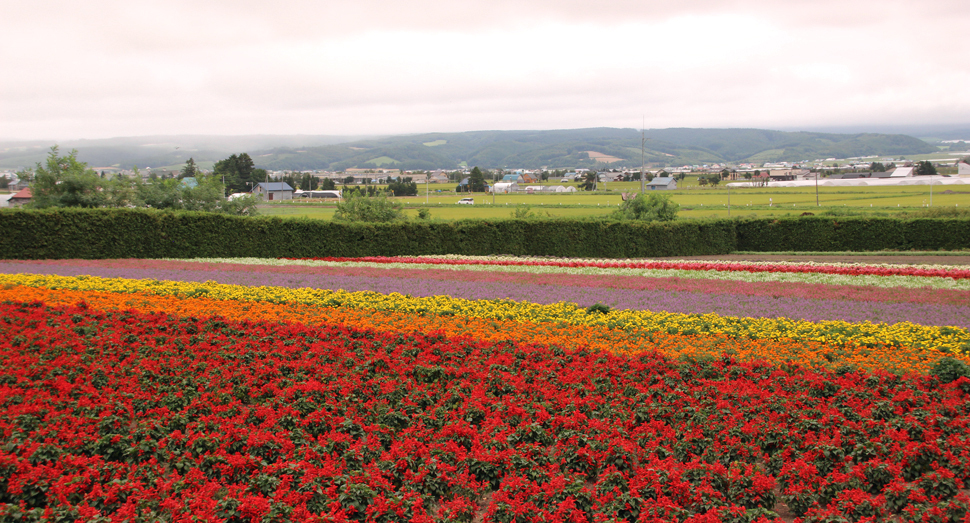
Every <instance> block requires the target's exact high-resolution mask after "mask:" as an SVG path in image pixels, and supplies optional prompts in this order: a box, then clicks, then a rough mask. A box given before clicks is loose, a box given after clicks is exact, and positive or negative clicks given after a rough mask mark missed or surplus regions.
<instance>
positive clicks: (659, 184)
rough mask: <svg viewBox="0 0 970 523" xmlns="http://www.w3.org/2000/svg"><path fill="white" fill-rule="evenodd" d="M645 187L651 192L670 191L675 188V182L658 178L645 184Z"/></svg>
mask: <svg viewBox="0 0 970 523" xmlns="http://www.w3.org/2000/svg"><path fill="white" fill-rule="evenodd" d="M647 187H649V188H650V190H651V191H672V190H674V189H676V188H677V180H675V179H673V178H671V177H667V176H662V177H660V178H654V179H653V180H650V182H649V183H647Z"/></svg>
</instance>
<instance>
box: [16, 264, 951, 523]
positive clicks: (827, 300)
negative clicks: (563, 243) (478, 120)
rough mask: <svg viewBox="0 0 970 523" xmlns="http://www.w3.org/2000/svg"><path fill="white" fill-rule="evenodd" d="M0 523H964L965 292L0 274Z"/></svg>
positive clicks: (598, 279)
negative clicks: (160, 522) (45, 522)
mask: <svg viewBox="0 0 970 523" xmlns="http://www.w3.org/2000/svg"><path fill="white" fill-rule="evenodd" d="M0 330H2V338H0V339H2V341H0V351H2V359H0V362H2V363H0V402H2V406H0V431H2V439H0V470H2V471H3V472H2V474H0V521H8V520H9V521H22V520H27V521H76V520H80V521H114V520H117V521H122V520H130V521H375V522H376V521H388V522H390V521H418V522H433V521H456V522H458V521H465V522H471V521H475V522H478V521H498V522H512V521H515V522H521V521H547V522H556V521H561V522H590V523H592V522H619V521H651V522H667V521H679V522H687V521H690V522H704V521H711V522H714V521H737V522H753V521H795V520H798V521H806V522H808V521H812V522H822V521H968V520H970V519H967V518H968V510H970V496H968V491H967V490H966V489H967V482H968V481H970V378H968V377H960V375H961V374H966V369H967V368H968V367H967V364H968V363H970V271H968V270H966V269H965V268H963V267H947V266H899V265H896V266H879V265H852V264H842V265H836V264H804V263H802V264H784V263H710V262H686V261H685V262H655V261H635V260H631V261H612V260H611V261H590V260H551V259H537V260H526V259H521V258H501V257H489V258H475V257H417V258H365V259H300V260H288V259H280V260H266V259H204V260H41V261H37V260H31V261H13V260H6V261H0Z"/></svg>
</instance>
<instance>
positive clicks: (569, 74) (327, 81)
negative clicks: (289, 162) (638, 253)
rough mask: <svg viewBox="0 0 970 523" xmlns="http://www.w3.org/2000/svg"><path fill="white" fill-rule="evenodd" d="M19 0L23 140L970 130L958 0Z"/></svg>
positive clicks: (7, 28)
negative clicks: (604, 130)
mask: <svg viewBox="0 0 970 523" xmlns="http://www.w3.org/2000/svg"><path fill="white" fill-rule="evenodd" d="M5 4H6V5H5V7H4V17H3V18H2V19H0V29H2V31H3V34H5V35H6V36H7V38H8V41H11V42H19V45H17V46H16V47H15V46H5V47H4V48H2V49H0V56H2V63H3V64H4V73H5V74H4V75H3V77H2V78H0V93H2V96H0V114H2V115H3V118H2V119H0V138H2V139H4V140H18V141H28V140H37V139H42V140H80V139H100V138H111V137H132V136H165V135H210V136H249V135H286V136H293V135H313V136H317V135H331V136H333V135H336V136H360V135H368V136H374V135H402V134H422V133H427V132H466V131H476V130H486V129H494V130H546V129H579V128H591V127H614V128H633V129H638V128H640V127H641V126H644V127H646V128H652V129H662V128H670V127H691V128H760V129H778V130H789V131H790V130H816V129H878V128H919V127H923V128H937V129H946V128H955V129H966V128H970V124H968V123H967V122H970V99H967V98H966V96H965V95H963V93H964V92H965V86H966V85H968V83H970V61H968V60H966V56H968V55H970V40H967V39H966V38H961V31H960V29H961V28H962V27H966V26H967V25H968V24H967V22H970V4H968V3H967V2H963V1H957V0H929V1H924V2H908V1H905V0H895V1H888V2H887V1H882V2H874V1H871V0H861V1H856V2H851V3H846V2H838V3H836V2H833V1H832V0H818V1H814V0H813V1H808V0H791V1H788V2H776V1H770V0H689V1H686V2H679V3H677V4H676V5H672V4H669V3H666V2H659V1H642V0H614V1H606V2H590V1H586V0H557V1H555V2H553V1H551V0H519V1H512V0H489V1H485V0H466V1H462V2H453V1H452V2H445V1H443V0H415V1H413V2H407V3H403V2H391V1H389V0H359V1H357V2H353V3H347V2H335V1H323V2H321V1H315V0H284V1H282V2H276V3H272V4H265V3H257V2H228V1H225V0H216V1H212V2H187V1H185V0H171V1H168V2H164V3H163V2H138V3H131V2H121V1H119V0H93V1H92V2H86V3H83V4H78V3H75V2H68V1H65V0H49V1H43V0H41V1H37V2H30V3H19V2H18V3H12V2H6V3H5ZM873 132H878V131H873Z"/></svg>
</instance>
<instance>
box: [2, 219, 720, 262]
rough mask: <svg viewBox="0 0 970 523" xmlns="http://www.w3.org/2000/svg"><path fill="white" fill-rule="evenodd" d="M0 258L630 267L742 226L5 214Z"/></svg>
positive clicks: (707, 250)
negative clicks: (498, 257) (451, 257)
mask: <svg viewBox="0 0 970 523" xmlns="http://www.w3.org/2000/svg"><path fill="white" fill-rule="evenodd" d="M0 230H2V231H4V232H3V234H2V235H0V258H4V259H57V258H60V259H64V258H166V257H177V258H194V257H222V256H224V257H238V256H256V257H282V256H291V257H310V256H381V255H383V256H392V255H420V254H469V255H475V254H478V255H485V254H516V255H534V256H569V257H602V258H627V257H646V256H678V255H701V254H723V253H727V252H730V251H732V250H734V248H735V244H736V238H735V227H734V223H733V222H730V221H678V222H666V223H632V222H615V221H601V220H495V221H491V220H464V221H455V222H416V221H408V222H397V223H379V224H369V223H349V224H348V223H340V222H331V221H323V220H310V219H281V218H275V217H254V218H247V217H238V216H227V215H222V214H208V213H194V212H181V213H173V212H164V211H152V210H132V209H95V210H87V209H57V210H30V211H28V210H5V211H2V212H0Z"/></svg>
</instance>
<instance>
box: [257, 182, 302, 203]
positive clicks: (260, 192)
mask: <svg viewBox="0 0 970 523" xmlns="http://www.w3.org/2000/svg"><path fill="white" fill-rule="evenodd" d="M253 194H255V195H256V196H259V197H260V198H263V199H264V200H266V201H278V200H292V199H293V188H292V187H290V184H288V183H286V182H270V183H264V182H260V183H258V184H257V185H256V187H255V188H254V189H253Z"/></svg>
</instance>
